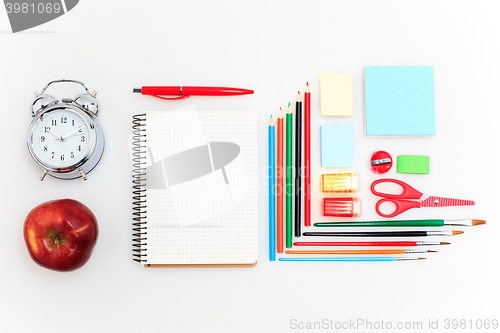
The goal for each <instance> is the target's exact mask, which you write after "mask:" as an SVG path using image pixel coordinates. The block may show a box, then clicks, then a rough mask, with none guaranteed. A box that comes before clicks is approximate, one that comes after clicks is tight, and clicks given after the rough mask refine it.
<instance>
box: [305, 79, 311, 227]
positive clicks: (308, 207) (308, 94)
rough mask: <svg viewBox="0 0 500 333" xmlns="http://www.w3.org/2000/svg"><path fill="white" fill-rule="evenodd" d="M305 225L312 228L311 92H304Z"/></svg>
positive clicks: (307, 84) (307, 88)
mask: <svg viewBox="0 0 500 333" xmlns="http://www.w3.org/2000/svg"><path fill="white" fill-rule="evenodd" d="M304 185H305V189H304V225H305V226H306V227H310V226H311V90H310V89H309V82H307V83H306V89H305V91H304Z"/></svg>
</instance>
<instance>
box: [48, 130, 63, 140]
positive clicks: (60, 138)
mask: <svg viewBox="0 0 500 333" xmlns="http://www.w3.org/2000/svg"><path fill="white" fill-rule="evenodd" d="M47 132H49V133H50V134H52V135H53V136H55V137H56V138H57V140H61V141H62V140H63V137H62V136H60V135H59V134H56V133H54V132H53V131H52V130H47Z"/></svg>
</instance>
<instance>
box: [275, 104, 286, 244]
mask: <svg viewBox="0 0 500 333" xmlns="http://www.w3.org/2000/svg"><path fill="white" fill-rule="evenodd" d="M277 144H278V149H277V151H278V158H277V165H276V179H277V183H278V189H277V190H278V202H277V208H278V209H277V214H278V216H277V217H278V219H277V229H278V230H277V231H278V232H277V233H276V234H277V236H278V239H277V252H278V253H283V192H284V190H285V188H284V186H283V170H284V165H283V112H282V111H281V108H280V112H279V113H278V140H277Z"/></svg>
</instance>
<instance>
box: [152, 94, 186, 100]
mask: <svg viewBox="0 0 500 333" xmlns="http://www.w3.org/2000/svg"><path fill="white" fill-rule="evenodd" d="M150 96H153V97H158V98H161V99H167V100H169V101H173V100H175V99H184V98H188V97H189V96H188V95H183V96H179V97H163V96H160V95H150Z"/></svg>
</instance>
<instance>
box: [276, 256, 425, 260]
mask: <svg viewBox="0 0 500 333" xmlns="http://www.w3.org/2000/svg"><path fill="white" fill-rule="evenodd" d="M422 259H425V258H404V257H329V258H279V261H405V260H422Z"/></svg>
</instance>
